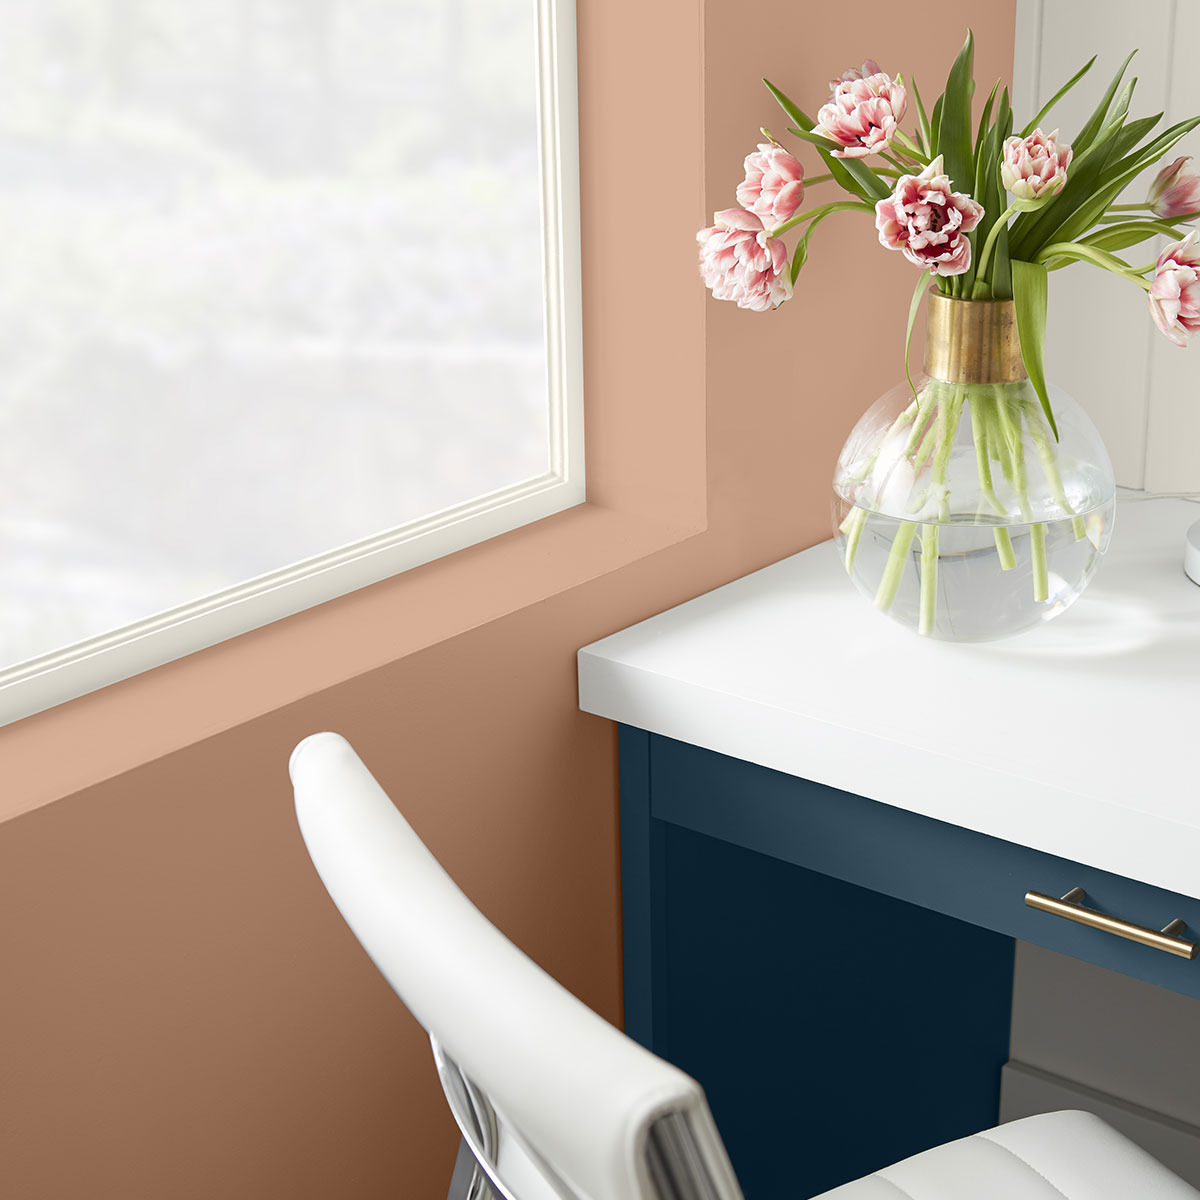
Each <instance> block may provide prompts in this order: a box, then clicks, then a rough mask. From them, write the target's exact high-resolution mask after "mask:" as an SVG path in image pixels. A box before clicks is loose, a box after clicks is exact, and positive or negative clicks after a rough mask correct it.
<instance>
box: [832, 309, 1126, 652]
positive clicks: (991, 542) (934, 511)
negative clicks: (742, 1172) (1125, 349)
mask: <svg viewBox="0 0 1200 1200" xmlns="http://www.w3.org/2000/svg"><path fill="white" fill-rule="evenodd" d="M928 305H929V309H928V322H927V335H926V346H925V369H924V371H923V372H922V373H921V374H919V375H914V377H913V380H912V386H911V387H910V386H909V383H908V381H907V380H905V381H904V382H902V383H900V384H898V385H897V386H896V387H894V388H892V389H891V390H890V391H889V392H887V393H886V394H885V395H884V396H882V397H881V398H880V399H879V400H878V401H877V402H876V403H875V404H874V405H872V407H871V408H870V409H868V410H867V412H866V413H865V414H864V415H863V417H862V418H861V419H860V420H859V422H858V424H857V425H855V427H854V429H853V430H852V431H851V434H850V436H849V438H848V439H847V440H846V444H845V446H844V447H843V448H842V452H841V455H840V457H839V458H838V464H837V470H836V473H835V475H834V485H833V490H834V526H835V531H836V532H835V538H836V542H837V545H838V548H839V550H840V552H841V555H842V560H843V562H844V564H845V567H846V571H847V573H848V574H849V576H850V578H851V579H852V580H853V581H854V584H855V586H856V587H857V588H858V590H859V591H860V592H862V593H863V594H864V595H865V596H867V597H868V598H869V599H870V600H871V601H872V603H873V604H874V606H875V608H876V609H878V610H879V611H880V612H882V613H886V614H887V615H888V616H890V617H892V618H893V619H894V620H896V621H899V622H900V623H901V624H903V625H906V626H908V627H909V628H911V629H913V630H915V631H916V632H918V633H920V634H922V635H924V636H926V637H934V638H939V639H943V640H946V641H964V642H972V641H989V640H991V639H994V638H1001V637H1007V636H1009V635H1011V634H1016V633H1020V632H1022V631H1024V630H1027V629H1030V628H1032V627H1033V626H1035V625H1038V624H1040V623H1041V622H1042V621H1048V620H1051V619H1052V618H1054V617H1056V616H1057V615H1058V614H1059V613H1061V612H1064V611H1065V610H1066V609H1067V608H1069V607H1070V606H1071V605H1072V604H1073V603H1074V602H1075V601H1076V600H1077V599H1078V598H1079V596H1080V594H1081V593H1082V592H1083V590H1084V588H1086V587H1087V585H1088V582H1089V581H1090V580H1091V578H1092V576H1093V574H1094V573H1095V571H1096V568H1097V566H1098V565H1099V562H1100V559H1101V557H1102V556H1103V554H1104V552H1105V551H1106V550H1107V549H1108V543H1109V538H1110V535H1111V533H1112V525H1113V514H1114V510H1115V506H1116V488H1115V484H1114V481H1113V473H1112V465H1111V463H1110V462H1109V458H1108V454H1107V452H1106V451H1105V449H1104V443H1103V442H1102V441H1101V439H1100V435H1099V433H1098V432H1097V431H1096V427H1095V426H1094V425H1093V424H1092V422H1091V421H1090V420H1089V419H1088V416H1087V414H1086V413H1085V412H1084V411H1083V409H1082V408H1080V407H1079V405H1078V404H1077V403H1076V402H1075V401H1074V400H1072V399H1071V397H1070V396H1068V395H1067V394H1066V393H1065V392H1063V391H1062V390H1061V389H1060V388H1056V387H1052V386H1051V387H1048V389H1047V390H1048V394H1049V398H1050V402H1051V410H1052V412H1053V416H1054V419H1055V423H1056V425H1057V437H1056V436H1055V432H1054V430H1053V429H1052V428H1051V425H1050V423H1049V421H1048V420H1047V418H1046V415H1045V413H1044V411H1043V408H1042V405H1041V403H1040V402H1039V400H1038V396H1037V393H1036V392H1035V391H1034V388H1033V386H1032V385H1031V384H1030V382H1029V379H1028V377H1027V376H1026V373H1025V369H1024V365H1023V363H1022V360H1021V355H1020V348H1019V342H1018V338H1017V331H1016V317H1015V312H1014V309H1013V304H1012V301H1010V300H1009V301H1004V300H957V299H953V298H951V297H948V296H943V295H941V294H940V293H937V292H934V291H931V292H930V294H929V300H928Z"/></svg>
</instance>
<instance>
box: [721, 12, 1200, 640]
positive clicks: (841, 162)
mask: <svg viewBox="0 0 1200 1200" xmlns="http://www.w3.org/2000/svg"><path fill="white" fill-rule="evenodd" d="M973 57H974V45H973V39H972V37H971V35H970V34H969V33H968V35H967V40H966V43H965V44H964V46H963V48H962V50H961V51H960V53H959V55H958V57H957V58H956V60H955V62H954V65H953V66H952V68H951V70H950V74H949V77H948V79H947V81H946V88H945V91H944V93H943V94H942V96H941V97H940V98H938V100H937V101H936V103H935V104H934V105H933V107H932V109H929V110H927V109H926V106H925V104H924V103H923V102H922V99H921V95H920V92H919V90H918V88H917V85H916V81H915V80H912V81H911V82H910V81H906V80H905V79H903V78H902V77H897V78H896V79H894V80H893V79H892V78H891V77H890V76H889V75H887V74H886V73H885V72H884V71H882V70H881V69H880V68H879V66H878V64H876V63H875V62H873V61H870V60H868V61H867V62H865V63H864V64H863V65H862V68H861V69H856V70H850V71H847V72H846V73H845V74H844V75H842V76H841V77H839V78H837V79H835V80H833V81H831V83H830V95H829V98H828V101H827V103H825V104H824V105H823V106H822V107H821V108H819V109H818V111H817V115H816V118H815V119H813V118H811V117H809V116H807V115H806V114H805V112H804V111H803V110H801V109H800V108H799V107H798V106H797V105H796V104H795V103H793V102H792V100H790V99H789V98H788V97H787V96H786V95H784V93H783V92H782V91H780V89H779V88H777V87H775V85H774V84H772V83H771V82H769V81H764V82H766V85H767V87H768V89H769V90H770V91H771V93H772V94H773V95H774V97H775V99H776V100H777V101H778V102H779V105H780V106H781V108H782V109H783V111H784V113H785V114H786V115H787V117H788V118H789V120H790V122H791V125H790V127H789V128H788V132H789V133H790V134H791V135H793V136H794V137H796V138H798V139H799V140H800V141H801V142H803V143H807V145H808V146H810V147H812V148H814V149H815V151H816V154H817V155H818V156H819V158H820V159H821V162H822V164H823V167H824V173H822V174H818V175H810V176H808V177H806V176H805V172H804V168H803V167H802V165H801V163H800V161H799V159H798V158H796V157H795V156H794V155H793V154H792V153H791V151H789V150H787V149H785V148H784V146H783V145H781V144H780V143H779V142H778V141H777V140H776V139H775V137H774V136H773V135H772V134H771V133H770V132H769V131H768V130H766V129H763V130H762V134H763V136H764V137H765V138H766V139H767V140H766V141H765V142H762V143H760V144H759V146H758V149H757V150H756V151H755V152H754V153H752V154H750V155H749V156H747V158H746V161H745V179H744V180H743V182H742V183H741V185H740V186H739V187H738V189H737V201H738V205H739V206H740V207H737V208H729V209H725V210H724V211H722V212H718V213H716V214H715V216H714V219H713V225H712V226H711V227H710V228H708V229H704V230H701V231H700V233H699V234H698V235H697V238H698V241H699V243H700V266H701V272H702V274H703V277H704V280H705V283H706V284H707V285H708V286H709V287H710V288H711V289H712V292H713V295H714V296H715V297H716V298H717V299H720V300H732V301H734V302H735V303H736V304H737V305H738V306H739V307H741V308H748V309H752V310H754V311H757V312H763V311H768V310H771V309H775V308H777V307H778V306H779V305H780V304H782V303H783V302H784V301H786V300H787V299H789V298H790V297H791V295H792V291H793V288H794V286H795V284H796V280H797V278H798V276H799V274H800V272H801V270H802V269H803V268H804V264H805V262H806V260H807V258H808V254H809V243H810V240H811V239H812V236H813V233H814V232H815V231H816V229H817V228H818V227H819V226H820V225H822V224H823V223H824V222H825V221H827V220H828V219H829V218H830V217H833V216H834V215H835V214H842V213H852V214H856V213H861V214H865V215H867V216H869V217H871V218H873V221H874V226H875V230H876V232H877V236H878V239H879V241H880V243H881V244H882V245H883V246H884V247H886V248H887V249H889V250H897V251H899V252H900V253H902V254H903V255H904V257H905V258H906V259H908V261H909V262H911V263H912V264H913V266H914V267H916V268H918V270H919V271H920V275H919V276H918V278H917V280H916V287H915V289H914V292H913V299H912V304H911V306H910V308H909V312H908V332H907V339H906V350H905V358H904V374H905V379H904V382H902V383H901V384H900V385H899V386H898V387H897V388H895V389H893V390H892V391H891V392H889V393H888V394H887V395H885V396H884V397H883V398H882V399H881V400H880V401H879V402H878V403H877V404H875V405H874V407H873V408H871V409H870V410H869V411H868V412H867V413H866V414H865V415H864V416H863V418H862V419H861V420H860V421H859V423H858V425H857V426H856V427H855V429H854V431H853V432H852V433H851V435H850V438H849V439H848V441H847V442H846V445H845V447H844V448H843V451H842V454H841V457H840V459H839V462H838V465H837V470H836V473H835V478H834V492H835V522H836V526H837V538H838V543H839V546H840V548H841V552H842V554H843V558H844V561H845V565H846V569H847V571H848V572H849V573H850V575H851V577H852V578H853V579H854V580H855V582H856V583H857V584H858V586H859V587H860V589H861V590H863V591H865V592H866V593H867V594H869V595H871V596H872V597H873V599H874V603H875V605H876V607H877V608H879V609H880V610H881V611H884V612H888V613H890V614H891V615H893V616H896V617H898V618H899V619H900V620H902V621H903V622H905V623H907V624H911V625H912V626H914V627H915V628H917V629H918V630H919V632H921V633H922V634H926V635H933V636H938V637H943V638H948V639H953V640H980V639H985V638H990V637H997V636H1003V635H1005V634H1008V633H1014V632H1018V631H1019V630H1021V629H1025V628H1029V627H1030V626H1031V625H1034V624H1036V623H1037V622H1039V621H1042V620H1045V619H1048V618H1049V617H1052V616H1054V615H1055V614H1056V613H1058V612H1061V611H1062V610H1063V609H1064V608H1066V607H1067V605H1069V604H1070V603H1071V602H1072V601H1073V600H1074V599H1075V598H1076V597H1077V596H1078V595H1079V593H1080V592H1082V590H1083V588H1084V587H1085V586H1086V584H1087V582H1088V580H1089V579H1090V578H1091V575H1092V573H1093V572H1094V570H1095V568H1096V565H1097V563H1098V561H1099V557H1100V555H1101V554H1102V553H1103V552H1104V550H1105V549H1106V548H1107V543H1108V535H1109V532H1110V530H1111V522H1112V514H1113V508H1114V495H1115V489H1114V485H1113V481H1112V471H1111V467H1110V466H1109V463H1108V457H1107V454H1106V452H1105V450H1104V446H1103V443H1102V442H1101V440H1100V438H1099V435H1098V434H1097V433H1096V431H1095V428H1094V427H1093V426H1092V424H1091V422H1090V421H1089V420H1088V419H1087V417H1086V416H1085V415H1084V413H1083V411H1082V409H1080V408H1079V407H1078V406H1077V405H1076V404H1075V403H1074V401H1072V400H1071V399H1070V398H1069V397H1067V396H1066V395H1065V393H1063V392H1061V390H1059V389H1056V388H1054V387H1052V386H1051V385H1049V384H1048V383H1047V381H1046V378H1045V374H1044V370H1043V347H1044V342H1045V321H1046V301H1047V280H1048V277H1049V274H1050V272H1052V271H1057V270H1060V269H1062V268H1064V267H1068V266H1072V265H1075V264H1079V265H1082V266H1084V267H1087V268H1089V269H1099V270H1103V271H1107V272H1110V273H1112V274H1115V275H1116V276H1118V277H1119V278H1121V279H1123V280H1126V281H1127V282H1128V283H1130V284H1131V285H1132V286H1135V287H1140V288H1142V289H1143V290H1144V291H1145V292H1146V294H1147V300H1148V305H1149V310H1150V315H1151V317H1152V318H1153V320H1154V322H1155V324H1156V325H1157V326H1158V328H1159V329H1160V330H1161V331H1162V332H1163V333H1164V334H1165V335H1166V336H1167V337H1168V338H1169V339H1170V340H1171V341H1173V342H1175V343H1176V344H1177V345H1180V346H1182V345H1185V344H1186V342H1187V340H1188V338H1189V337H1190V336H1191V335H1192V334H1193V333H1195V332H1196V331H1197V330H1200V244H1198V241H1197V237H1198V235H1197V232H1196V231H1188V230H1186V229H1183V228H1181V227H1180V226H1181V223H1183V222H1187V221H1190V220H1192V219H1193V218H1195V217H1197V216H1200V176H1197V175H1196V174H1195V173H1194V172H1192V171H1191V170H1190V169H1189V167H1188V162H1189V161H1190V160H1188V159H1183V158H1180V159H1177V160H1175V161H1174V162H1172V163H1171V164H1170V165H1169V166H1167V167H1165V168H1164V169H1163V170H1161V171H1160V172H1159V174H1158V177H1157V178H1156V179H1155V181H1154V184H1153V186H1152V187H1151V189H1150V191H1149V194H1148V195H1147V196H1146V198H1145V200H1144V201H1141V202H1137V203H1119V202H1118V200H1119V198H1120V196H1121V193H1122V191H1123V190H1124V188H1125V187H1126V185H1128V184H1129V183H1130V182H1131V181H1132V180H1133V179H1134V178H1135V177H1136V176H1138V175H1139V174H1140V173H1141V172H1143V171H1144V170H1145V169H1146V168H1147V167H1149V166H1150V165H1152V164H1153V163H1155V162H1157V161H1158V160H1159V159H1161V158H1162V157H1163V156H1164V155H1165V154H1167V152H1168V151H1170V149H1171V148H1172V147H1173V146H1174V145H1175V144H1176V143H1177V142H1178V141H1179V139H1180V138H1182V137H1183V136H1184V135H1185V134H1186V133H1187V132H1188V131H1189V130H1191V129H1193V128H1194V127H1195V126H1196V125H1197V124H1200V117H1194V118H1191V119H1189V120H1186V121H1182V122H1180V123H1179V124H1177V125H1174V126H1172V127H1171V128H1170V129H1168V130H1166V131H1165V132H1163V133H1160V134H1158V135H1155V134H1154V133H1153V130H1154V128H1155V126H1156V125H1157V124H1158V122H1159V120H1160V119H1161V114H1159V115H1158V116H1151V117H1144V118H1131V117H1130V116H1129V106H1130V101H1131V99H1132V96H1133V90H1134V85H1135V83H1136V80H1134V79H1130V80H1129V81H1125V72H1126V70H1127V68H1128V66H1129V59H1126V61H1125V63H1124V64H1123V65H1122V67H1121V70H1120V71H1118V72H1117V74H1116V76H1115V78H1114V79H1113V80H1112V82H1111V83H1110V84H1109V85H1108V87H1107V88H1106V89H1105V91H1104V93H1103V95H1102V96H1101V97H1100V100H1099V103H1098V104H1097V106H1096V108H1095V111H1094V112H1093V113H1092V115H1091V117H1090V118H1089V119H1088V121H1087V122H1086V123H1085V124H1084V126H1083V128H1082V129H1080V130H1079V132H1078V133H1077V134H1076V135H1075V136H1074V137H1073V138H1072V139H1071V141H1070V142H1069V143H1068V142H1067V141H1065V140H1064V139H1063V138H1061V137H1060V133H1059V130H1058V129H1055V130H1054V131H1053V132H1050V133H1044V132H1043V131H1042V125H1043V123H1049V122H1047V121H1046V118H1047V116H1048V115H1049V114H1050V113H1051V112H1052V110H1053V108H1054V106H1055V105H1056V104H1057V103H1058V101H1059V100H1061V99H1062V97H1063V96H1064V95H1065V94H1066V93H1067V92H1068V91H1070V90H1071V89H1072V88H1073V87H1075V85H1076V84H1078V83H1079V81H1080V80H1081V79H1083V78H1084V76H1085V75H1087V73H1088V72H1089V70H1090V69H1091V67H1092V65H1093V63H1094V62H1095V59H1094V58H1093V59H1092V60H1091V61H1089V62H1088V63H1086V64H1085V65H1084V66H1083V67H1082V68H1081V69H1080V70H1079V71H1078V72H1077V73H1076V74H1075V75H1074V76H1072V78H1071V79H1069V80H1068V81H1067V82H1066V83H1065V84H1064V85H1063V86H1062V87H1061V88H1060V89H1059V90H1058V92H1057V93H1056V94H1055V95H1054V96H1053V97H1052V98H1051V99H1050V101H1049V102H1048V103H1047V104H1046V105H1045V106H1044V107H1043V108H1042V109H1041V111H1039V112H1038V113H1037V114H1036V115H1035V116H1034V117H1033V118H1032V120H1030V121H1029V122H1028V123H1027V124H1025V125H1024V126H1023V127H1021V128H1020V129H1018V130H1014V119H1013V112H1012V108H1011V106H1010V101H1009V95H1008V90H1007V88H1002V87H1001V86H1000V84H999V83H997V84H996V85H995V86H994V87H993V88H992V90H991V93H990V95H989V96H988V98H987V101H986V102H985V103H984V105H983V108H982V112H981V114H980V117H979V120H978V123H977V124H976V123H975V122H974V121H973V120H972V96H973V92H974V90H975V85H974V80H973V77H972V75H973ZM1132 57H1133V56H1132V55H1130V58H1132ZM910 98H911V101H912V109H913V110H915V121H913V122H912V128H911V131H910V132H905V130H904V129H903V128H901V123H902V122H903V120H904V118H905V115H906V113H908V112H909V110H910V109H909V100H910ZM827 183H831V184H834V185H836V186H837V187H839V188H840V189H841V190H842V192H843V193H845V196H844V198H841V199H836V200H832V201H830V202H829V203H825V204H819V205H816V206H810V207H805V195H806V192H807V190H808V189H809V188H812V187H814V186H817V185H821V184H827ZM788 234H795V235H796V237H795V245H794V247H793V248H792V249H791V250H790V251H789V249H788V246H787V244H786V243H785V241H784V238H785V236H786V235H788ZM1159 237H1162V238H1166V239H1168V244H1167V245H1166V246H1165V247H1164V248H1162V249H1161V251H1160V252H1159V253H1158V254H1157V255H1155V256H1154V257H1153V259H1152V261H1149V262H1146V263H1142V264H1136V263H1134V262H1131V261H1129V260H1128V259H1127V258H1125V257H1122V254H1124V253H1126V252H1128V251H1129V250H1130V249H1131V248H1134V247H1138V246H1141V245H1143V244H1145V243H1147V242H1149V241H1151V239H1154V238H1159ZM1143 257H1144V254H1143ZM927 293H928V298H929V299H928V306H929V307H928V314H927V322H926V344H925V357H924V371H923V372H914V370H913V369H912V364H911V362H910V349H911V342H912V332H913V327H914V324H915V322H916V317H917V314H918V312H919V310H920V306H921V302H922V300H923V298H924V297H925V296H926V294H927Z"/></svg>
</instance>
